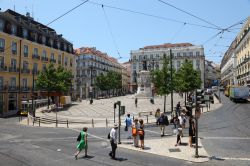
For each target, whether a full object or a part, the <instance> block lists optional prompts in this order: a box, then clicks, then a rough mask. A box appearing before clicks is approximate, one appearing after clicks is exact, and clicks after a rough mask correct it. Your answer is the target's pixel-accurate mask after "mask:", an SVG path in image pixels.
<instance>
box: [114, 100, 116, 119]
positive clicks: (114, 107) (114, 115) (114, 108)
mask: <svg viewBox="0 0 250 166" xmlns="http://www.w3.org/2000/svg"><path fill="white" fill-rule="evenodd" d="M115 107H116V103H114V123H115Z"/></svg>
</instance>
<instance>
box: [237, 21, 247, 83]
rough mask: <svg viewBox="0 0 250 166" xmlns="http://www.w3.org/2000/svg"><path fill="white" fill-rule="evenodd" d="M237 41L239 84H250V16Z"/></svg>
mask: <svg viewBox="0 0 250 166" xmlns="http://www.w3.org/2000/svg"><path fill="white" fill-rule="evenodd" d="M236 43H237V45H236V49H235V53H236V57H237V81H238V85H248V86H250V17H248V20H247V21H246V23H245V24H244V26H243V27H242V28H241V31H240V33H239V34H238V36H237V42H236Z"/></svg>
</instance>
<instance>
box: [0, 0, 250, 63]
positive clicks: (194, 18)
mask: <svg viewBox="0 0 250 166" xmlns="http://www.w3.org/2000/svg"><path fill="white" fill-rule="evenodd" d="M84 2H85V0H0V8H1V11H5V10H7V9H12V10H15V11H16V12H18V13H20V14H23V15H25V14H26V12H30V13H31V16H33V18H34V20H36V21H38V22H40V23H42V24H44V25H47V24H48V23H50V22H51V21H53V20H54V19H56V18H58V17H59V16H61V15H63V14H64V13H66V12H67V11H69V10H71V9H73V8H74V7H76V6H78V5H80V4H82V5H80V6H79V7H77V8H75V9H74V10H72V11H71V12H69V13H68V14H66V15H64V16H63V17H61V18H59V19H57V20H56V21H54V22H52V23H50V24H49V25H48V26H49V27H51V28H53V29H55V30H56V32H57V33H58V34H63V37H64V38H65V39H67V40H68V41H70V42H72V43H73V45H74V48H75V49H76V48H80V47H96V49H98V50H100V51H102V52H106V53H107V54H108V55H110V56H112V57H114V58H117V59H118V61H119V62H121V63H122V62H126V61H128V60H129V59H130V52H131V50H138V49H139V48H142V47H144V46H148V45H159V44H164V43H186V42H189V43H192V44H194V45H202V46H203V47H204V50H205V57H206V59H207V60H211V61H214V62H215V63H217V64H219V63H220V61H221V59H222V57H223V55H224V53H225V52H226V50H227V49H228V46H229V45H230V44H231V42H232V41H233V39H234V38H235V37H236V36H237V34H238V32H239V31H240V28H241V27H242V24H241V23H240V22H241V21H242V20H244V19H246V18H247V17H248V16H250V0H89V1H87V2H85V3H84ZM102 5H103V6H102ZM236 23H238V24H236ZM234 24H236V26H233V27H232V28H230V29H227V28H228V27H230V26H231V25H234ZM222 29H226V30H225V31H222Z"/></svg>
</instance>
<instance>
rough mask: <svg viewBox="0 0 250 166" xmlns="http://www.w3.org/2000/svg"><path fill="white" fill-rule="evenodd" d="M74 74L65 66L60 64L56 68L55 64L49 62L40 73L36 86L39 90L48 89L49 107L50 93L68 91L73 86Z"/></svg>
mask: <svg viewBox="0 0 250 166" xmlns="http://www.w3.org/2000/svg"><path fill="white" fill-rule="evenodd" d="M71 77H72V74H71V72H70V71H67V70H66V69H64V68H63V67H61V66H59V67H58V68H57V69H55V67H54V65H53V64H49V66H48V68H46V69H45V71H44V72H42V73H40V74H39V75H38V77H37V80H36V88H37V89H38V90H46V91H47V97H48V108H49V104H50V101H49V93H50V92H54V91H56V92H66V91H67V90H69V87H70V86H71Z"/></svg>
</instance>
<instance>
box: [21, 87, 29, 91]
mask: <svg viewBox="0 0 250 166" xmlns="http://www.w3.org/2000/svg"><path fill="white" fill-rule="evenodd" d="M30 89H31V88H30V87H27V86H22V87H21V90H22V92H28V91H29V90H30Z"/></svg>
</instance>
